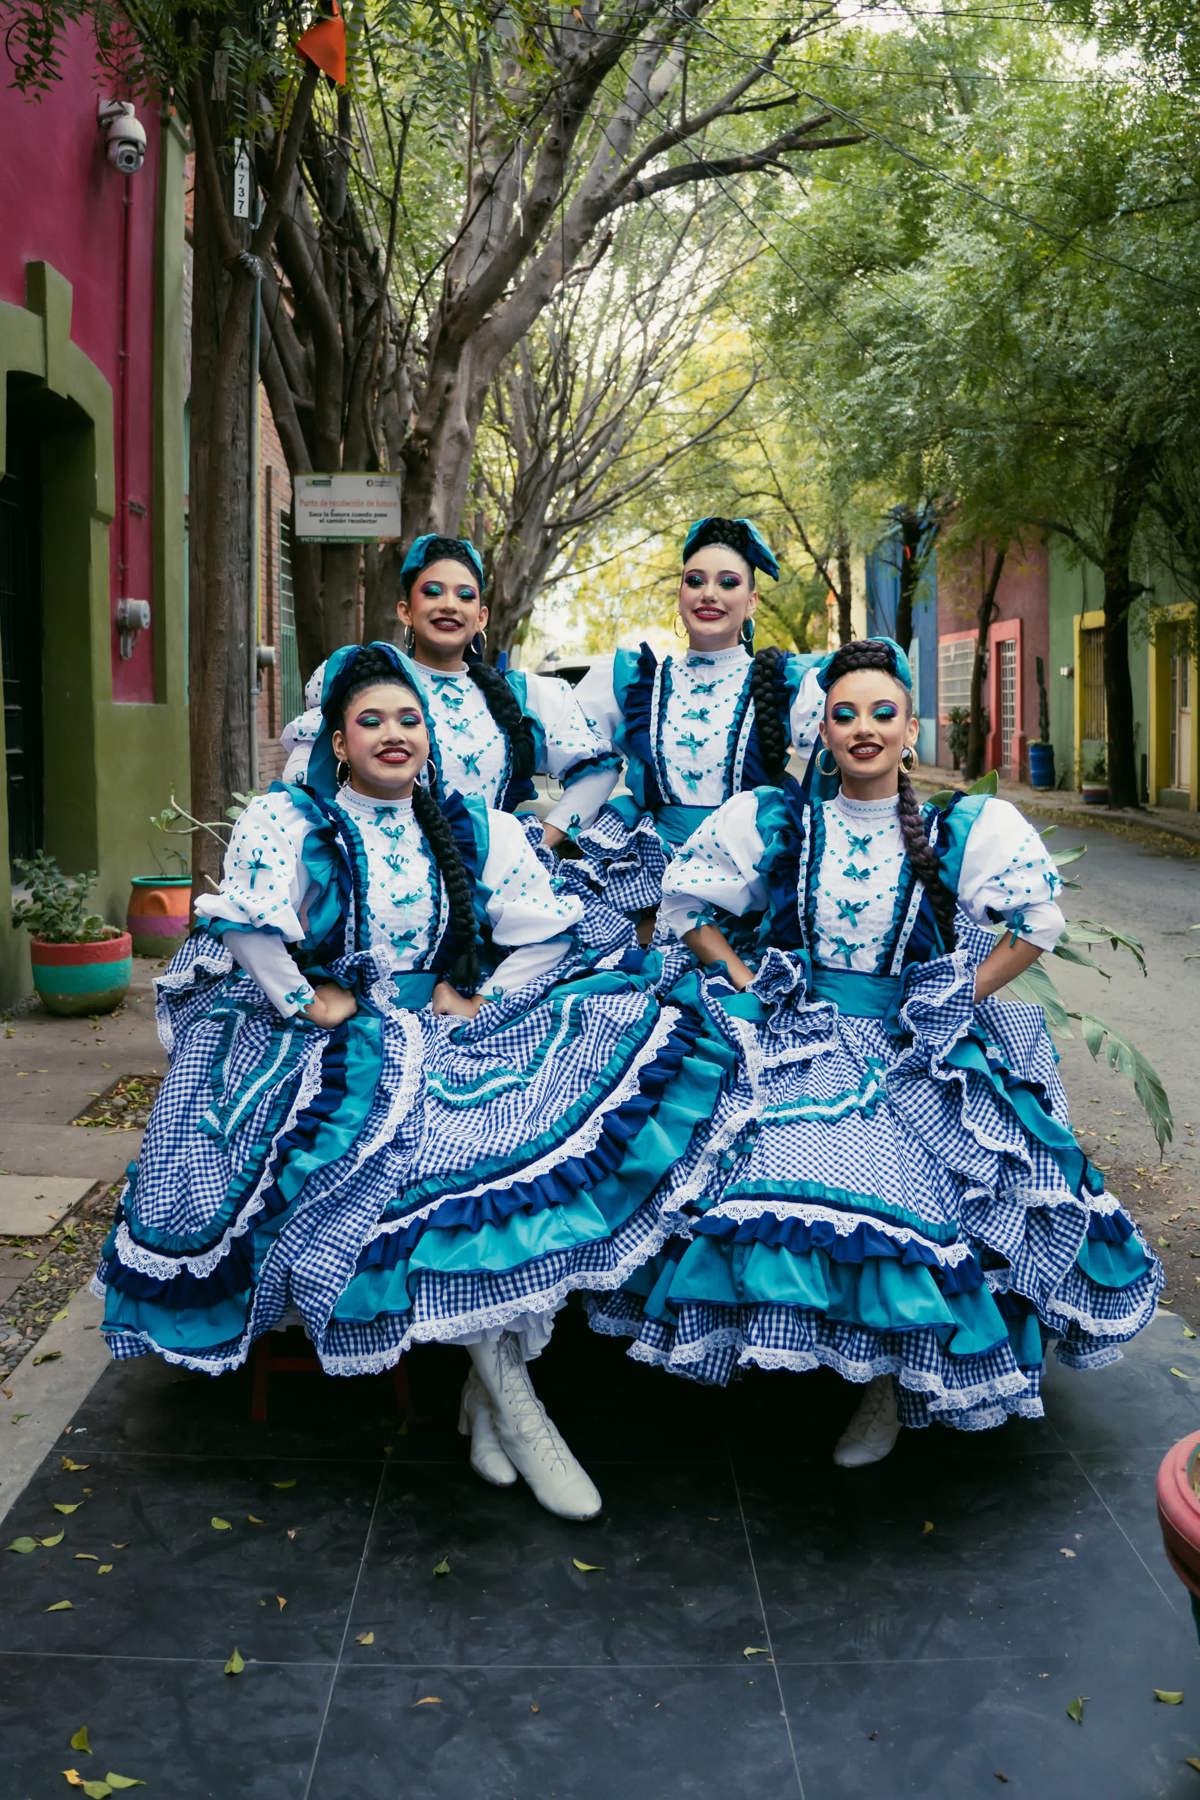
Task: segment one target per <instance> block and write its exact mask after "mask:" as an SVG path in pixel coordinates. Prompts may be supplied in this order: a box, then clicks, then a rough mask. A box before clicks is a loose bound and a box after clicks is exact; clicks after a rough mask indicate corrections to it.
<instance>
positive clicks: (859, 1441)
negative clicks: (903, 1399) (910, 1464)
mask: <svg viewBox="0 0 1200 1800" xmlns="http://www.w3.org/2000/svg"><path fill="white" fill-rule="evenodd" d="M899 1436H900V1420H899V1417H898V1416H897V1412H896V1383H895V1380H894V1379H893V1377H892V1376H891V1375H876V1377H875V1379H874V1380H873V1381H868V1383H867V1385H866V1389H865V1391H864V1393H863V1397H862V1399H861V1400H860V1401H859V1403H858V1406H857V1407H856V1409H855V1413H854V1417H853V1418H852V1419H851V1421H850V1423H849V1424H848V1425H847V1427H846V1429H845V1431H843V1433H842V1435H841V1437H840V1438H839V1439H838V1441H837V1448H836V1449H835V1450H834V1453H833V1460H834V1462H835V1463H837V1465H838V1467H839V1468H842V1469H864V1468H866V1466H867V1464H868V1463H877V1462H882V1461H883V1459H884V1457H885V1456H887V1455H888V1454H889V1452H890V1451H891V1450H892V1449H893V1448H894V1447H895V1443H896V1439H897V1438H898V1437H899Z"/></svg>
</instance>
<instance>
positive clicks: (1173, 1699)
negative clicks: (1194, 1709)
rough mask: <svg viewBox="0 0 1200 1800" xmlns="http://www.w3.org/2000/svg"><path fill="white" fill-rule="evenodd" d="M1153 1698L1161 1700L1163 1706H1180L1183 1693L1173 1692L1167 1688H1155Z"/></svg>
mask: <svg viewBox="0 0 1200 1800" xmlns="http://www.w3.org/2000/svg"><path fill="white" fill-rule="evenodd" d="M1154 1698H1155V1699H1156V1700H1161V1701H1162V1703H1163V1705H1164V1706H1182V1705H1183V1695H1182V1694H1180V1693H1174V1692H1172V1691H1171V1690H1170V1689H1169V1688H1155V1690H1154Z"/></svg>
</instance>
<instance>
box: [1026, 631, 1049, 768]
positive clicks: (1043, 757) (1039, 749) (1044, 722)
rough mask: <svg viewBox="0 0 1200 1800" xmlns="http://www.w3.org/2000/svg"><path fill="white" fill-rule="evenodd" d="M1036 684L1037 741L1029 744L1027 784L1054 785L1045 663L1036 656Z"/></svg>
mask: <svg viewBox="0 0 1200 1800" xmlns="http://www.w3.org/2000/svg"><path fill="white" fill-rule="evenodd" d="M1036 669H1037V684H1038V735H1037V742H1036V743H1035V744H1030V746H1029V785H1030V787H1035V788H1052V787H1053V786H1054V745H1053V744H1052V743H1051V742H1050V701H1049V698H1048V697H1047V694H1046V665H1045V664H1044V663H1043V661H1042V659H1041V657H1040V656H1039V657H1037V658H1036Z"/></svg>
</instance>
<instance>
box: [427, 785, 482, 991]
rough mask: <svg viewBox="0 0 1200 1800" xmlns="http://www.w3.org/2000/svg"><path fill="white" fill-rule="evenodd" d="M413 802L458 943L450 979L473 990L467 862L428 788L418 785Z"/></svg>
mask: <svg viewBox="0 0 1200 1800" xmlns="http://www.w3.org/2000/svg"><path fill="white" fill-rule="evenodd" d="M412 802H413V812H414V813H415V814H416V816H417V823H418V825H419V826H420V827H421V830H422V831H423V832H424V833H425V842H426V843H427V844H428V845H429V848H430V850H431V851H432V852H433V860H434V862H435V863H436V864H437V866H438V873H439V875H440V876H441V878H442V885H443V886H444V888H445V890H446V898H447V900H448V901H449V902H450V930H451V932H452V933H453V936H454V941H455V943H456V944H457V945H458V955H457V957H456V959H455V961H454V963H453V964H452V966H451V968H450V970H449V980H450V982H451V983H452V985H453V986H454V987H456V988H459V989H460V990H466V991H467V992H473V991H474V990H475V989H476V988H477V987H478V986H479V976H480V969H479V950H478V945H477V942H476V935H475V901H474V896H473V894H472V893H471V883H470V880H469V879H468V876H467V870H466V865H465V864H464V862H463V859H462V854H461V852H460V851H459V848H458V842H457V840H456V838H455V836H454V833H453V831H452V830H451V828H450V821H449V819H448V818H447V817H446V815H445V813H444V812H443V811H442V809H441V807H440V806H439V805H438V803H437V801H436V800H435V799H434V797H433V795H432V794H431V793H429V792H427V790H426V789H425V788H420V787H416V788H414V789H413V797H412Z"/></svg>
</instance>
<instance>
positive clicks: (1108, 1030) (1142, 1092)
mask: <svg viewBox="0 0 1200 1800" xmlns="http://www.w3.org/2000/svg"><path fill="white" fill-rule="evenodd" d="M1076 1016H1077V1017H1078V1019H1079V1028H1080V1030H1081V1031H1082V1033H1083V1041H1084V1043H1085V1044H1086V1045H1087V1047H1088V1049H1089V1050H1090V1051H1091V1053H1092V1055H1093V1056H1094V1057H1095V1058H1096V1060H1097V1061H1099V1059H1100V1055H1101V1052H1102V1051H1103V1053H1104V1056H1105V1058H1106V1060H1107V1062H1108V1066H1109V1068H1110V1069H1112V1070H1113V1071H1114V1072H1115V1073H1116V1074H1118V1075H1124V1076H1125V1077H1126V1079H1127V1080H1129V1081H1132V1083H1133V1091H1134V1093H1135V1094H1136V1095H1137V1097H1138V1099H1139V1100H1140V1101H1141V1104H1142V1110H1143V1111H1144V1113H1145V1114H1146V1117H1147V1118H1148V1119H1149V1121H1150V1127H1151V1130H1152V1131H1153V1132H1154V1136H1155V1138H1156V1140H1157V1142H1158V1147H1159V1149H1160V1150H1164V1149H1165V1148H1166V1146H1167V1145H1168V1144H1169V1143H1170V1141H1171V1139H1172V1138H1173V1137H1174V1135H1175V1120H1174V1117H1173V1115H1172V1112H1171V1102H1170V1100H1169V1099H1168V1098H1167V1090H1166V1088H1165V1087H1164V1086H1163V1084H1162V1081H1161V1080H1160V1079H1159V1075H1158V1071H1157V1070H1156V1069H1155V1067H1154V1065H1153V1063H1151V1062H1150V1060H1149V1058H1148V1057H1146V1056H1144V1055H1143V1054H1142V1052H1141V1051H1140V1050H1139V1049H1138V1047H1137V1045H1136V1044H1131V1043H1130V1041H1129V1039H1128V1038H1127V1037H1122V1035H1121V1033H1120V1032H1119V1031H1114V1030H1113V1027H1112V1026H1111V1025H1107V1024H1105V1022H1104V1020H1103V1019H1098V1018H1097V1017H1096V1016H1095V1014H1094V1013H1079V1014H1078V1015H1075V1014H1073V1015H1072V1017H1076Z"/></svg>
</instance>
